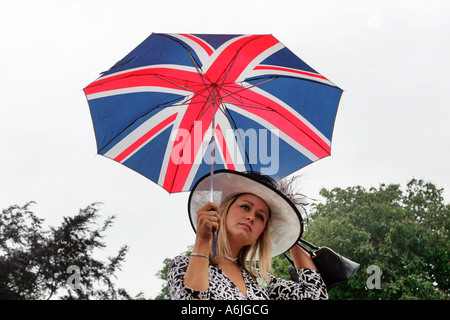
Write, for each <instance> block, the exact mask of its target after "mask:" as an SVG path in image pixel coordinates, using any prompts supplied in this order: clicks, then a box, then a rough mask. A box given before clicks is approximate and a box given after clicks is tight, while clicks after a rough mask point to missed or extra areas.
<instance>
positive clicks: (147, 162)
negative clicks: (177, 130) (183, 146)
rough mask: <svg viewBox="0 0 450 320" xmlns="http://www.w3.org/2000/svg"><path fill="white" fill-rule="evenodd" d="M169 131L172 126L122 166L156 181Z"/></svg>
mask: <svg viewBox="0 0 450 320" xmlns="http://www.w3.org/2000/svg"><path fill="white" fill-rule="evenodd" d="M171 131H172V126H170V127H168V128H167V129H166V130H164V131H163V132H161V133H160V134H159V135H158V136H157V137H155V138H154V139H153V140H152V141H150V142H149V143H147V144H146V145H144V146H143V147H142V148H141V149H140V150H139V151H138V152H136V153H135V154H134V155H133V156H132V157H130V158H129V159H128V160H126V161H125V162H124V163H123V164H124V165H126V166H127V167H129V168H131V169H133V170H135V171H137V172H139V173H140V174H142V175H144V176H145V177H147V178H149V179H150V180H152V181H155V182H156V181H158V179H159V174H160V170H161V168H162V163H163V161H164V155H165V152H166V147H167V141H168V140H169V137H170V133H171Z"/></svg>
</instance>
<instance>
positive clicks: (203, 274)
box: [168, 170, 328, 300]
mask: <svg viewBox="0 0 450 320" xmlns="http://www.w3.org/2000/svg"><path fill="white" fill-rule="evenodd" d="M211 180H212V179H211V177H210V176H209V175H206V176H204V177H203V178H201V179H200V180H199V182H197V184H196V186H195V187H194V189H193V190H192V192H191V195H190V197H189V205H188V208H189V216H190V219H191V223H192V226H193V228H194V230H196V232H197V235H196V240H195V245H194V248H193V251H192V253H191V254H190V255H189V256H178V257H175V258H174V260H173V261H172V263H171V265H170V268H169V272H168V282H169V291H170V295H171V297H172V299H174V300H176V299H213V300H218V299H227V300H233V299H264V300H267V299H327V298H328V294H327V291H326V286H325V284H324V282H323V280H322V278H321V277H320V274H319V273H318V272H317V268H316V266H315V265H314V263H313V261H312V259H311V258H310V256H309V254H308V253H306V252H305V251H304V250H303V249H301V248H300V247H299V246H296V245H295V243H296V242H297V240H298V239H299V238H300V237H301V234H302V231H303V223H302V219H301V215H300V213H299V211H298V209H297V207H296V206H295V205H294V204H293V203H292V201H290V200H289V198H288V197H287V196H286V195H284V194H283V193H281V192H280V191H279V190H278V188H277V185H276V184H275V182H274V181H273V180H271V179H270V178H268V177H266V176H263V175H259V174H256V173H240V172H235V171H230V170H219V171H216V172H215V173H214V175H213V182H214V193H213V194H214V201H213V202H207V203H206V204H205V202H206V201H205V200H204V199H206V198H207V197H208V196H209V195H210V191H209V190H210V184H211ZM216 203H220V207H219V206H217V205H216ZM212 231H214V232H215V234H217V250H216V248H215V246H216V244H215V243H214V242H215V241H214V240H213V236H212ZM287 250H289V252H290V254H291V256H292V259H293V260H294V262H295V266H296V268H297V273H298V275H299V279H300V281H299V282H298V283H297V282H294V281H289V280H284V279H278V278H276V277H274V276H273V275H272V274H271V272H272V270H271V259H272V257H274V256H277V255H279V254H281V253H283V252H286V251H287ZM256 261H258V268H256V266H255V265H256Z"/></svg>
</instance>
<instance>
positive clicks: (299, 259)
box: [289, 245, 317, 271]
mask: <svg viewBox="0 0 450 320" xmlns="http://www.w3.org/2000/svg"><path fill="white" fill-rule="evenodd" d="M289 253H290V254H291V257H292V260H294V264H295V268H296V269H312V270H316V271H317V267H316V265H315V264H314V262H313V260H312V259H311V256H310V255H309V253H308V252H306V251H305V250H304V249H302V248H301V247H300V246H297V245H295V246H293V247H292V249H291V250H289Z"/></svg>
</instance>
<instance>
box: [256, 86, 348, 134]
mask: <svg viewBox="0 0 450 320" xmlns="http://www.w3.org/2000/svg"><path fill="white" fill-rule="evenodd" d="M249 82H250V83H252V82H255V83H260V82H261V81H260V80H254V81H249ZM259 87H260V88H261V89H263V90H265V91H267V92H268V93H270V94H272V95H274V96H276V97H277V98H278V99H280V100H282V101H283V102H284V103H286V104H287V105H289V106H290V107H291V108H293V109H295V110H296V111H297V112H298V113H299V114H301V115H302V116H303V117H304V118H306V120H308V121H309V122H310V123H311V124H312V125H313V126H314V127H316V128H317V129H318V130H319V131H320V132H322V134H323V135H325V137H327V138H328V140H331V136H332V133H333V126H334V119H335V117H336V112H337V106H338V103H339V99H340V97H341V94H342V90H341V89H339V88H337V87H331V86H327V85H323V84H321V83H318V82H314V81H308V80H299V79H297V78H279V79H277V80H276V81H270V82H267V83H264V84H261V85H260V86H259Z"/></svg>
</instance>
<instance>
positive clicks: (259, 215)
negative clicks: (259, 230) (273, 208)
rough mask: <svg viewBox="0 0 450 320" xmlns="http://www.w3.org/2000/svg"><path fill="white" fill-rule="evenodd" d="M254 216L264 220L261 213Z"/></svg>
mask: <svg viewBox="0 0 450 320" xmlns="http://www.w3.org/2000/svg"><path fill="white" fill-rule="evenodd" d="M256 218H257V219H259V220H261V221H262V222H264V216H263V215H262V214H257V215H256Z"/></svg>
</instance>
